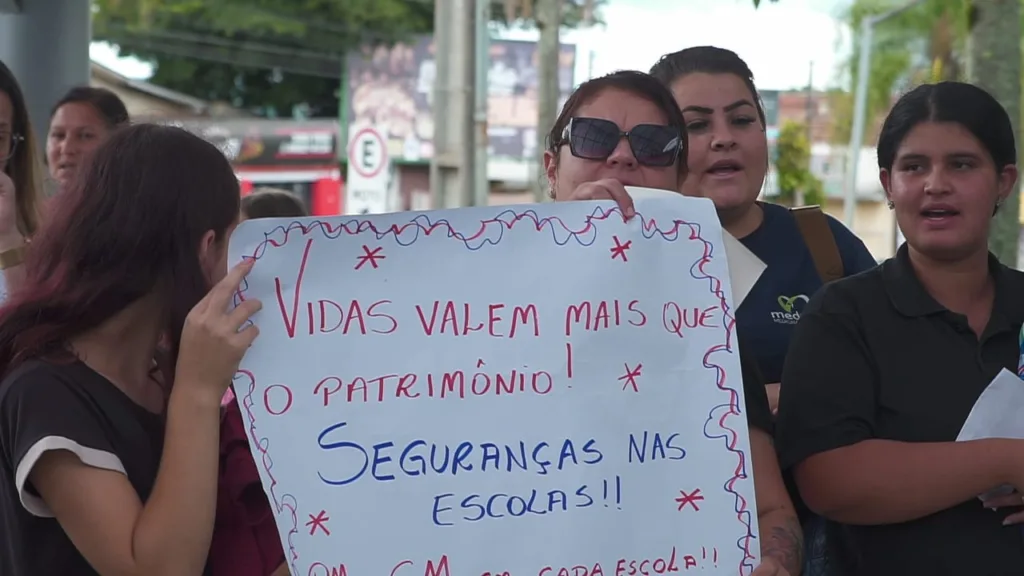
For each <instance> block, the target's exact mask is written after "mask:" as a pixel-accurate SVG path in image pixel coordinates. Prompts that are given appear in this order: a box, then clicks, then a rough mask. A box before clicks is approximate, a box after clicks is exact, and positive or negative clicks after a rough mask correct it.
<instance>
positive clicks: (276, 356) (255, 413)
mask: <svg viewBox="0 0 1024 576" xmlns="http://www.w3.org/2000/svg"><path fill="white" fill-rule="evenodd" d="M636 208H637V217H636V218H633V219H632V220H630V221H629V222H624V221H623V220H622V217H621V214H620V213H619V212H618V209H617V208H615V207H614V204H613V203H612V202H607V201H602V202H566V203H552V204H543V205H529V206H507V207H480V208H467V209H460V210H444V211H436V212H403V213H395V214H382V215H373V216H348V217H345V216H338V217H331V218H321V219H318V218H303V219H297V220H292V219H277V220H249V221H246V222H244V223H243V224H241V225H240V226H239V228H238V229H237V231H236V232H235V233H234V234H233V235H232V239H231V258H232V260H233V261H237V260H238V259H240V258H242V257H243V256H247V257H255V258H256V263H255V265H254V267H253V269H252V272H251V273H250V274H249V276H248V278H247V279H246V282H245V284H244V285H243V287H242V289H241V291H240V294H239V298H259V299H260V300H261V301H262V302H263V309H262V311H261V312H259V313H258V314H257V315H256V316H255V317H254V321H255V323H256V324H257V325H258V326H259V327H260V336H259V338H258V339H257V340H256V342H255V344H254V345H253V346H252V348H251V349H250V350H249V352H248V354H247V355H246V357H245V359H244V360H243V362H242V365H241V367H240V370H239V372H238V374H237V375H236V378H235V380H234V386H235V391H236V395H237V398H238V402H239V404H240V406H241V408H242V415H243V419H244V420H245V422H246V428H247V430H249V433H250V438H249V440H250V446H251V448H252V450H253V455H254V457H255V459H256V463H257V467H258V469H259V471H260V476H261V479H262V481H263V486H264V488H265V490H266V491H267V493H268V496H269V499H270V502H271V505H272V507H273V509H274V512H275V517H276V520H277V524H278V529H279V531H280V534H281V538H282V542H283V543H284V549H285V551H286V555H287V561H288V564H289V566H290V568H291V571H292V574H301V575H304V576H306V575H316V576H321V575H323V576H326V575H329V574H342V573H347V574H351V575H353V576H362V575H380V574H384V575H388V574H394V575H395V576H420V575H421V574H424V573H426V574H428V575H434V576H450V575H454V576H476V575H482V574H488V573H489V574H491V575H492V576H493V575H500V574H505V573H508V574H510V575H512V576H531V575H538V574H539V575H541V576H558V574H559V571H560V570H561V569H562V568H565V569H567V570H568V572H569V573H579V572H578V571H576V572H574V567H576V566H586V567H587V570H589V571H591V573H592V572H593V570H594V568H595V567H596V566H600V568H601V571H602V572H603V573H604V574H606V575H611V574H617V573H619V574H623V575H625V574H630V573H631V572H630V571H631V570H636V571H639V572H643V571H646V572H645V573H650V574H655V573H659V571H660V572H661V573H667V572H686V571H694V572H701V573H705V574H723V575H724V574H728V575H730V576H731V575H735V574H744V575H749V574H750V573H751V571H752V570H753V568H754V566H756V565H757V563H758V560H757V558H758V556H759V554H758V549H759V544H758V543H759V540H758V537H757V534H758V530H757V519H756V510H757V504H756V502H755V500H754V487H753V479H752V470H751V466H750V458H749V441H748V435H747V424H746V418H745V415H744V413H743V412H744V411H743V409H742V406H743V405H744V404H743V402H744V400H743V386H742V380H741V371H740V363H739V355H738V348H737V347H736V343H735V338H734V337H733V334H732V331H733V330H734V328H735V323H734V318H733V312H734V310H735V306H734V304H733V298H732V294H731V289H730V280H729V270H728V266H727V260H726V257H725V251H724V249H723V248H722V245H723V244H722V242H723V240H722V232H721V227H720V225H719V223H718V217H717V215H716V214H715V210H714V206H713V204H712V203H711V202H710V201H709V200H704V199H692V198H682V197H674V198H671V199H662V198H640V199H638V200H637V201H636ZM616 247H619V248H618V249H617V248H616ZM449 301H450V302H452V303H453V304H452V305H451V306H449V305H448V302H449ZM584 302H590V303H591V305H590V308H589V312H588V311H587V308H586V307H585V306H583V303H584ZM616 302H618V305H616ZM354 303H357V304H354ZM435 304H436V307H435ZM357 306H358V310H357V308H356V307H357ZM467 309H468V311H469V314H468V316H469V318H471V320H468V321H467V320H466V317H467V313H466V312H467ZM605 311H607V312H605ZM577 314H578V316H577ZM683 314H685V318H683V317H681V315H683ZM353 318H355V320H353ZM448 319H451V320H454V322H449V321H448ZM695 319H696V320H695ZM348 320H351V322H348V323H347V324H346V321H348ZM467 325H468V326H469V327H471V328H472V327H475V326H477V325H479V326H481V329H480V330H477V331H467V330H466V327H467ZM513 326H514V327H516V332H515V335H513V334H512V328H513ZM427 332H430V334H429V335H428V334H427ZM730 344H731V348H730ZM627 372H633V373H634V374H638V375H637V376H636V377H635V378H630V377H628V376H627V375H626V373H627ZM403 390H404V392H403ZM645 437H646V441H645V440H644V438H645ZM567 440H569V441H571V443H570V444H567ZM431 446H436V449H434V450H433V455H432V454H431V452H432V449H431ZM446 447H447V448H446ZM638 452H639V453H643V454H644V455H645V456H644V458H643V462H641V461H640V460H641V458H640V456H639V455H638ZM459 453H462V454H463V455H464V456H465V458H464V459H463V465H462V466H458V467H456V468H455V471H454V472H453V468H452V466H453V464H452V462H453V461H454V460H453V459H454V455H455V454H459ZM445 454H448V458H445V457H444V455H445ZM559 460H561V461H562V462H563V464H564V465H559V464H558V462H559ZM470 467H471V468H472V469H469V468H470ZM435 468H436V469H437V470H441V471H440V472H437V471H435ZM698 491H699V492H698ZM634 562H635V564H632V563H634ZM442 566H444V569H442V568H441V567H442Z"/></svg>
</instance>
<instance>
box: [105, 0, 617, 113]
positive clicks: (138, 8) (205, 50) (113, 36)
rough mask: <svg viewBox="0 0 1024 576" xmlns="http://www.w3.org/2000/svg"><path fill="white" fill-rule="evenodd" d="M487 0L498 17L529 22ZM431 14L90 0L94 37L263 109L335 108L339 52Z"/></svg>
mask: <svg viewBox="0 0 1024 576" xmlns="http://www.w3.org/2000/svg"><path fill="white" fill-rule="evenodd" d="M527 1H528V0H527ZM603 1H604V0H598V2H597V4H596V6H597V7H598V8H599V7H600V5H601V4H603ZM492 4H493V6H492V12H491V13H492V15H493V16H494V20H495V22H497V23H498V24H501V25H505V26H520V25H524V24H528V23H529V14H528V13H525V14H524V13H523V8H522V7H520V8H519V10H517V11H514V12H512V13H511V14H512V16H513V18H512V19H511V20H510V19H509V18H508V14H509V13H508V12H506V7H505V0H493V2H492ZM564 5H565V7H566V9H565V11H564V23H565V25H567V26H578V25H580V24H581V23H582V22H583V21H584V20H585V17H586V13H587V8H588V6H587V1H586V0H567V1H566V2H565V3H564ZM433 23H434V0H340V1H339V0H302V1H299V0H205V1H203V2H199V1H196V0H93V37H94V38H95V39H96V40H101V41H106V42H110V43H111V44H114V45H116V46H118V48H119V50H120V52H121V54H122V55H127V56H135V57H137V58H140V59H142V60H146V61H149V62H152V63H153V64H154V65H155V71H154V74H153V77H152V78H151V81H152V82H154V83H156V84H158V85H161V86H164V87H167V88H170V89H172V90H177V91H179V92H183V93H185V94H189V95H192V96H195V97H197V98H202V99H205V100H211V101H225V102H228V103H230V104H232V105H234V106H237V107H240V108H244V109H247V110H249V111H251V112H253V113H256V114H258V115H263V116H291V115H292V114H293V113H296V112H302V113H305V114H309V115H312V116H335V115H336V114H337V113H338V100H339V94H338V85H339V78H340V76H341V67H342V62H343V59H344V57H345V55H346V54H348V53H349V52H351V51H352V50H355V49H357V48H359V47H362V46H365V45H367V44H381V43H383V44H390V43H394V42H397V41H401V40H407V39H409V38H411V37H412V36H415V35H418V34H426V33H429V32H430V31H431V29H432V28H433Z"/></svg>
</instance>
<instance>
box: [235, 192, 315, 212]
mask: <svg viewBox="0 0 1024 576" xmlns="http://www.w3.org/2000/svg"><path fill="white" fill-rule="evenodd" d="M306 215H307V214H306V207H305V205H303V203H302V200H301V199H300V198H299V197H298V196H296V195H295V194H292V193H291V192H289V191H287V190H282V189H281V188H270V187H260V188H256V189H255V190H253V191H252V194H249V195H248V196H246V197H244V198H242V217H243V218H245V219H246V220H249V219H252V218H299V217H301V216H306Z"/></svg>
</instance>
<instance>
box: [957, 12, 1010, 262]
mask: <svg viewBox="0 0 1024 576" xmlns="http://www.w3.org/2000/svg"><path fill="white" fill-rule="evenodd" d="M969 25H970V34H971V43H970V44H971V46H970V51H969V58H970V60H969V65H968V68H969V69H970V70H971V78H970V80H971V81H972V82H974V83H975V84H978V85H979V86H981V87H982V88H985V89H986V90H988V91H989V92H990V93H992V95H993V96H995V97H996V99H997V100H999V102H1000V103H1001V104H1002V105H1003V107H1004V108H1006V111H1007V112H1008V113H1009V115H1010V119H1011V122H1013V123H1014V127H1015V129H1014V134H1017V135H1019V134H1020V132H1019V128H1020V113H1021V101H1020V99H1021V6H1020V0H973V3H972V6H971V12H970V15H969ZM1017 141H1018V142H1019V141H1020V138H1019V137H1018V138H1017ZM1019 242H1020V187H1019V185H1018V186H1017V187H1015V188H1014V191H1013V193H1011V194H1010V196H1009V198H1007V199H1006V202H1005V203H1004V204H1003V207H1002V209H1001V210H1000V211H999V212H998V213H997V214H996V216H995V219H994V220H993V223H992V230H991V234H990V235H989V247H990V248H991V249H992V252H993V253H994V254H995V255H996V256H998V257H999V259H1000V260H1001V261H1002V262H1003V263H1004V264H1006V265H1007V266H1012V267H1016V266H1017V248H1018V245H1019Z"/></svg>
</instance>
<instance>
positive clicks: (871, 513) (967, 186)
mask: <svg viewBox="0 0 1024 576" xmlns="http://www.w3.org/2000/svg"><path fill="white" fill-rule="evenodd" d="M1016 163H1017V149H1016V145H1015V143H1014V130H1013V125H1012V124H1011V121H1010V117H1009V116H1008V115H1007V113H1006V110H1004V109H1003V107H1002V106H1001V105H1000V104H999V103H998V102H997V101H996V100H995V99H994V98H993V97H992V96H991V95H989V94H988V93H987V92H985V91H984V90H982V89H981V88H978V87H976V86H972V85H970V84H963V83H959V82H944V83H940V84H927V85H923V86H919V87H917V88H915V89H914V90H912V91H910V92H909V93H907V94H906V95H904V96H903V97H902V98H900V99H899V101H898V102H897V103H896V105H895V106H894V107H893V109H892V111H891V112H890V113H889V116H888V117H887V118H886V120H885V123H884V125H883V126H882V130H881V134H880V135H879V140H878V168H879V179H880V180H881V183H882V187H883V188H884V189H885V195H886V197H887V198H888V201H889V208H890V209H892V210H894V211H895V214H896V220H897V222H898V223H899V226H900V229H901V230H903V233H904V235H905V236H906V239H907V241H906V243H905V244H904V245H903V246H901V247H900V249H899V251H898V252H897V254H896V256H895V257H894V258H891V259H889V260H887V261H886V262H884V263H883V264H882V265H881V266H879V267H877V268H875V269H873V270H870V271H868V272H866V273H863V274H859V275H857V276H853V277H851V278H845V279H842V280H838V281H836V282H833V283H831V284H829V285H827V286H825V288H823V289H822V290H821V291H820V292H818V293H817V294H816V295H815V296H814V297H813V298H811V300H810V302H808V304H807V307H806V308H805V310H804V313H803V314H802V316H801V318H800V322H799V323H798V324H797V326H796V330H795V332H794V334H793V342H792V344H791V346H790V350H789V357H788V358H787V360H786V366H785V370H784V372H783V375H782V381H783V382H784V383H785V385H784V386H783V388H782V396H781V404H780V408H779V417H778V447H779V455H780V458H781V460H782V465H783V466H784V467H787V468H790V467H791V468H792V469H793V471H794V476H795V478H796V482H797V485H798V486H799V488H800V493H801V494H802V495H803V497H804V500H805V501H806V502H807V505H808V506H810V508H811V509H812V510H814V511H816V512H817V513H819V514H821V515H822V516H824V517H825V518H827V519H829V520H830V521H831V522H830V523H829V525H828V547H829V560H830V564H831V566H830V569H831V571H832V573H833V574H836V575H837V576H868V575H870V576H889V575H893V576H896V575H899V576H905V575H907V574H930V575H947V574H948V575H950V576H953V575H956V576H960V575H965V574H978V575H982V574H986V575H987V574H993V575H995V574H1020V573H1022V571H1024V538H1022V537H1021V527H1020V526H1019V524H1020V523H1021V522H1022V521H1024V513H1022V512H1021V503H1022V499H1021V494H1022V492H1021V490H1022V489H1024V466H1022V465H1021V462H1022V458H1021V455H1022V454H1024V442H1022V441H1020V440H1000V439H991V440H975V441H969V442H956V439H957V436H958V434H959V432H960V430H961V429H962V427H963V425H964V421H965V420H966V418H967V415H968V414H969V413H970V412H971V409H972V407H973V406H974V404H975V402H976V401H977V400H978V397H979V396H980V395H981V393H982V391H983V390H985V388H986V386H987V385H988V384H989V382H991V381H992V379H993V378H994V377H995V376H996V374H997V373H998V372H999V371H1000V370H1002V369H1004V368H1005V369H1008V370H1010V371H1011V372H1015V371H1016V369H1017V362H1018V355H1019V352H1020V349H1019V347H1018V334H1019V333H1020V330H1021V324H1022V323H1024V299H1022V298H1021V296H1022V294H1024V272H1020V271H1017V270H1014V269H1011V268H1009V267H1007V266H1005V265H1003V264H1001V263H1000V262H999V261H998V260H997V259H996V258H995V256H993V255H992V254H991V253H990V252H989V250H988V236H989V231H990V229H991V226H992V215H993V213H995V212H996V210H998V209H999V206H1000V205H1001V204H1002V202H1003V201H1004V200H1005V199H1006V198H1007V197H1008V196H1009V195H1010V194H1013V193H1014V184H1015V183H1016V181H1017V174H1018V171H1017V165H1016ZM1000 486H1012V487H1014V488H1016V489H1017V491H1016V492H1014V493H1013V494H1010V495H1009V496H1000V497H993V498H984V499H980V498H979V495H981V494H987V493H989V492H990V491H992V489H994V488H997V487H1000ZM1004 507H1005V508H1004Z"/></svg>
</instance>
